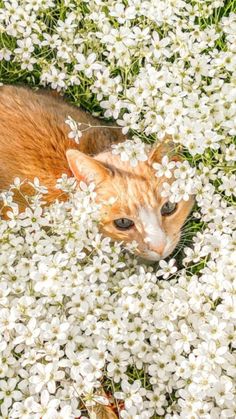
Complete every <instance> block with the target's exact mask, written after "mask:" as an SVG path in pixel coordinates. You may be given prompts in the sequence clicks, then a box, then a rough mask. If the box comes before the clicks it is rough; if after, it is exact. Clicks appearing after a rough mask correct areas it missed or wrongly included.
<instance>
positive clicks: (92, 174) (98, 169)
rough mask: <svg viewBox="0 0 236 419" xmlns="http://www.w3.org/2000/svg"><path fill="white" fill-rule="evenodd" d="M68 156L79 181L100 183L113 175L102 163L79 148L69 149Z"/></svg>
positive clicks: (71, 167) (70, 165)
mask: <svg viewBox="0 0 236 419" xmlns="http://www.w3.org/2000/svg"><path fill="white" fill-rule="evenodd" d="M66 157H67V161H68V163H69V167H70V169H71V171H72V173H73V175H74V176H75V177H76V179H77V180H79V181H83V182H85V183H90V182H94V183H95V185H98V184H99V183H101V182H103V181H104V180H105V179H107V178H108V177H109V176H111V171H110V170H109V169H108V168H107V167H105V166H104V165H103V164H102V163H100V162H99V161H98V160H96V159H94V158H93V157H90V156H87V155H86V154H84V153H81V152H80V151H78V150H67V152H66Z"/></svg>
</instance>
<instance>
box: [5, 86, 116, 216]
mask: <svg viewBox="0 0 236 419" xmlns="http://www.w3.org/2000/svg"><path fill="white" fill-rule="evenodd" d="M68 116H71V117H72V118H73V119H74V120H76V121H79V122H81V123H82V125H81V127H80V128H81V130H84V129H86V128H88V124H90V125H92V126H96V125H101V124H102V125H104V123H103V121H100V120H99V119H96V118H94V117H93V116H92V115H90V114H89V113H88V112H85V111H83V110H81V109H80V108H76V107H74V106H72V105H69V104H67V103H66V102H65V101H64V100H63V99H62V98H61V97H55V96H54V95H53V94H52V93H51V92H48V91H44V90H38V91H32V90H30V89H26V88H24V87H15V86H2V87H1V88H0V191H1V190H4V189H8V188H9V186H10V184H11V183H12V181H13V179H14V178H15V177H16V176H17V177H19V178H20V179H28V180H31V181H32V180H33V179H34V177H38V178H39V179H40V182H41V183H42V184H43V185H44V186H46V187H47V188H48V194H47V195H46V196H45V199H46V200H47V201H48V202H51V201H53V200H54V199H56V198H59V199H61V198H62V194H61V192H60V191H59V190H58V189H56V188H55V181H56V179H57V178H59V177H61V174H62V173H66V174H67V175H68V176H72V175H73V174H72V171H71V170H70V168H69V165H68V161H67V158H66V151H67V150H69V149H77V150H80V151H81V152H83V153H85V154H89V155H96V154H98V153H100V152H102V151H104V150H106V149H108V148H110V146H111V144H112V143H115V142H121V141H123V140H124V136H123V135H122V133H121V130H119V129H112V128H100V127H99V128H90V129H89V130H86V131H85V132H84V134H83V136H82V138H81V140H80V143H79V144H76V142H75V141H74V140H70V139H69V138H68V133H69V131H70V128H69V126H68V125H67V124H66V123H65V120H66V119H67V118H68ZM25 188H26V189H27V185H26V186H25ZM17 199H18V201H19V203H20V204H21V207H22V209H23V206H24V205H25V202H23V201H22V199H23V198H22V197H21V196H17ZM62 199H63V198H62Z"/></svg>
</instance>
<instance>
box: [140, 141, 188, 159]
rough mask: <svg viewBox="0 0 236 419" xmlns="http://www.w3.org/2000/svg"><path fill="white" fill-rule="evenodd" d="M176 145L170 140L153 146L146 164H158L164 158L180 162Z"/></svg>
mask: <svg viewBox="0 0 236 419" xmlns="http://www.w3.org/2000/svg"><path fill="white" fill-rule="evenodd" d="M177 147H178V146H177V145H176V144H175V143H173V141H171V140H169V139H168V140H164V141H163V142H162V143H157V144H154V146H153V148H152V149H151V151H150V153H149V156H148V164H150V165H152V164H153V163H160V162H161V160H162V158H163V157H164V156H166V155H167V156H168V157H169V159H170V160H174V161H179V160H181V158H180V156H179V154H178V150H177Z"/></svg>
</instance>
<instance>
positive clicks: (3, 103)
mask: <svg viewBox="0 0 236 419" xmlns="http://www.w3.org/2000/svg"><path fill="white" fill-rule="evenodd" d="M68 115H70V116H71V117H72V118H73V119H74V120H76V121H77V122H80V123H82V125H81V130H83V129H84V128H85V127H87V125H83V124H90V125H93V126H95V127H93V128H91V129H89V130H87V131H86V132H84V134H83V136H82V138H81V141H80V144H79V145H77V144H76V143H75V142H74V141H73V140H70V139H69V138H68V133H69V131H70V129H69V127H68V126H67V125H66V124H65V119H67V117H68ZM97 125H101V121H99V120H98V119H95V118H93V117H92V116H91V115H89V114H88V113H86V112H85V111H83V110H81V109H78V108H76V107H74V106H72V105H69V104H67V103H65V102H64V101H63V100H62V99H61V98H57V97H54V96H53V95H52V94H50V93H48V92H45V91H41V90H39V91H37V92H34V91H31V90H29V89H26V88H23V87H13V86H3V87H1V88H0V190H5V189H8V188H9V185H10V184H11V183H12V181H13V179H14V178H15V177H20V179H21V180H23V179H28V180H33V179H34V177H38V178H39V180H40V183H42V184H43V185H44V186H46V187H47V188H48V195H47V196H46V200H47V202H48V203H49V202H52V201H53V200H55V199H56V198H58V199H64V200H65V199H66V196H62V195H61V191H59V190H58V189H56V188H55V184H56V179H58V178H59V177H61V175H62V174H63V173H66V174H67V175H68V176H72V175H74V176H75V177H76V178H77V179H78V180H83V181H84V182H86V183H88V182H91V181H93V182H95V185H96V192H97V200H98V202H101V203H102V202H103V201H107V200H108V199H109V198H110V197H115V198H116V201H115V203H114V204H112V205H111V206H109V207H108V206H107V205H104V206H102V210H101V223H100V228H101V232H102V233H103V234H104V235H105V236H109V237H112V238H113V239H115V240H122V241H124V242H126V243H129V242H132V241H133V240H135V241H136V242H137V243H138V249H137V253H138V254H139V255H141V256H142V257H143V258H145V259H149V260H153V261H154V260H159V259H161V258H165V257H167V256H168V255H169V254H170V253H171V252H172V251H173V250H174V248H175V247H176V245H177V243H178V241H179V238H180V231H181V227H182V225H183V223H184V221H185V219H186V217H187V216H188V214H189V212H190V210H191V208H192V204H193V201H192V200H189V201H188V202H185V201H181V202H180V203H178V205H175V204H171V203H169V202H166V199H165V198H162V197H161V195H160V188H161V184H162V183H163V181H166V179H163V178H161V179H160V178H157V177H155V173H154V170H153V168H152V164H153V162H154V161H160V159H161V157H162V156H163V153H164V152H165V148H163V147H161V146H159V147H156V148H154V149H153V150H152V151H151V152H150V155H149V159H148V161H146V162H140V163H139V164H138V165H137V166H136V167H135V168H133V167H131V166H130V164H129V163H128V162H122V161H121V160H120V158H119V156H115V155H113V154H112V153H111V150H110V145H111V144H113V143H118V142H121V141H124V140H125V138H124V136H123V135H122V133H121V131H120V129H112V128H109V127H107V128H106V127H105V128H101V127H96V126H97ZM91 155H96V158H94V157H91ZM27 188H29V186H25V192H27V193H29V190H27ZM16 200H17V202H18V204H19V206H20V209H21V210H23V209H24V208H25V206H26V202H25V201H24V199H23V198H22V197H21V196H20V195H17V193H16Z"/></svg>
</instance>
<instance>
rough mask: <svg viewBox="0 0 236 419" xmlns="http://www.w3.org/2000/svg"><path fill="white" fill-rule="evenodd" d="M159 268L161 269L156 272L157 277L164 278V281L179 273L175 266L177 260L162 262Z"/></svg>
mask: <svg viewBox="0 0 236 419" xmlns="http://www.w3.org/2000/svg"><path fill="white" fill-rule="evenodd" d="M159 267H160V268H161V269H159V270H158V271H157V272H156V276H162V277H163V279H167V278H169V276H170V275H173V274H174V273H175V272H176V271H177V267H176V266H175V259H171V260H170V261H169V262H166V261H165V260H160V262H159Z"/></svg>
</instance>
